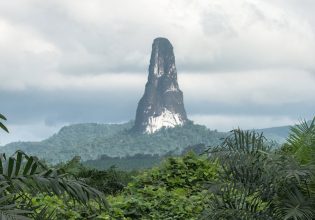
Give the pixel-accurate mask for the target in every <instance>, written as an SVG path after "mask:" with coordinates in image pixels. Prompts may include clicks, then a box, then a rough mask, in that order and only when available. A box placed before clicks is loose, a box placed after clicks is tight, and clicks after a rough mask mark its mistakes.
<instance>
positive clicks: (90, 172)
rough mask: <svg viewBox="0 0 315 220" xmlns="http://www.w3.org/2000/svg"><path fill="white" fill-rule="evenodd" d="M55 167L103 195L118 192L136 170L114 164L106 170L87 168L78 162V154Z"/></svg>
mask: <svg viewBox="0 0 315 220" xmlns="http://www.w3.org/2000/svg"><path fill="white" fill-rule="evenodd" d="M56 167H58V168H59V169H60V170H63V171H64V172H66V173H68V174H71V175H72V176H73V177H74V178H76V179H77V180H80V181H82V182H84V183H86V184H88V185H89V186H92V187H93V188H95V189H97V190H99V191H101V192H103V193H104V194H105V195H115V194H117V193H119V192H120V191H122V190H123V188H124V187H126V186H127V184H128V183H129V182H130V181H131V180H132V176H134V175H136V174H137V172H136V171H132V172H126V171H121V170H118V169H116V167H114V166H112V167H110V168H109V169H107V170H96V169H93V168H89V167H86V166H84V165H83V164H82V163H81V162H80V157H78V156H76V157H74V158H73V159H72V160H70V161H68V162H67V163H66V164H58V165H57V166H56Z"/></svg>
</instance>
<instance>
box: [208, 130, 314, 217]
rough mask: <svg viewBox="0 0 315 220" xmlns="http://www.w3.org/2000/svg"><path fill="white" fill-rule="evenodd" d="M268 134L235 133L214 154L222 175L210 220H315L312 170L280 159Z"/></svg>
mask: <svg viewBox="0 0 315 220" xmlns="http://www.w3.org/2000/svg"><path fill="white" fill-rule="evenodd" d="M270 149H271V147H270V146H269V144H268V142H266V139H265V138H264V136H263V135H262V134H257V133H255V132H254V131H242V130H240V129H237V130H233V131H232V132H231V135H230V136H229V137H228V138H227V139H226V140H225V141H224V142H223V144H222V145H221V146H219V147H218V148H217V149H215V150H213V152H212V153H211V154H210V158H211V159H212V160H218V161H219V163H220V165H221V166H222V169H221V170H220V171H219V177H218V181H217V183H215V184H210V186H209V190H210V192H212V193H213V195H214V199H213V200H210V203H209V206H210V208H209V209H208V210H207V211H206V212H205V213H204V217H206V218H210V219H245V220H246V219H312V218H310V216H312V217H313V216H314V211H312V210H311V204H312V202H313V198H312V196H311V195H310V192H309V191H307V189H308V186H309V181H310V174H311V172H310V170H309V169H308V168H305V167H303V166H301V165H299V164H298V163H297V162H296V161H295V160H294V159H292V158H290V157H287V156H284V155H281V154H275V153H273V152H272V151H270ZM288 198H289V199H288Z"/></svg>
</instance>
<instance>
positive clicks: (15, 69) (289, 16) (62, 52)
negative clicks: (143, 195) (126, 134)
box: [0, 0, 315, 145]
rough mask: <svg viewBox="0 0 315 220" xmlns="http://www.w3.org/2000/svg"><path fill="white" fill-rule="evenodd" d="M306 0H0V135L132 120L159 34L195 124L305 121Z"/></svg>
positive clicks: (313, 33) (313, 44) (309, 36)
mask: <svg viewBox="0 0 315 220" xmlns="http://www.w3.org/2000/svg"><path fill="white" fill-rule="evenodd" d="M121 5H123V7H121ZM140 6H141V7H140ZM314 8H315V3H314V1H312V0H304V1H303V4H301V3H300V1H298V0H264V1H262V0H257V1H250V0H240V1H237V2H234V1H233V2H231V1H228V0H216V1H211V2H210V1H206V0H204V1H203V0H202V1H186V0H180V1H179V0H178V1H177V0H175V1H155V0H153V1H144V0H140V1H132V2H131V1H130V2H129V1H122V0H115V1H112V0H110V1H101V0H99V1H74V0H73V1H61V0H60V1H59V0H57V1H49V2H47V1H45V2H44V1H37V0H29V1H23V2H20V1H2V2H0V56H1V62H0V81H1V88H0V100H1V111H2V112H1V113H2V114H4V115H6V117H7V118H8V123H7V127H8V128H9V129H10V134H3V135H2V137H1V140H0V141H1V142H0V145H4V144H6V143H8V142H12V141H18V140H23V141H24V140H25V141H26V140H31V141H35V140H42V139H44V138H47V137H48V136H50V135H52V134H53V133H55V132H57V131H58V129H59V128H60V127H62V126H63V125H68V124H73V123H83V122H99V123H119V122H126V121H129V120H131V119H134V118H135V113H136V108H137V103H138V101H139V99H140V97H141V95H142V94H143V91H144V84H145V82H146V80H147V75H148V64H149V59H150V50H151V44H152V40H153V39H154V38H156V37H160V36H161V37H167V38H168V39H169V40H170V41H171V42H172V44H173V46H174V52H175V56H176V67H177V71H178V81H179V84H180V87H181V90H182V91H183V92H184V102H185V107H186V111H187V115H188V118H189V119H191V120H194V121H195V122H196V123H199V124H204V125H206V126H207V127H209V128H211V129H217V130H219V131H228V130H231V129H232V128H235V127H238V126H240V127H242V128H244V129H250V128H264V127H272V126H281V125H288V124H294V123H296V122H298V120H299V119H311V118H312V117H313V116H314V109H315V96H314V93H315V87H314V85H315V62H314V60H315V59H314V58H315V18H314V15H313V12H314Z"/></svg>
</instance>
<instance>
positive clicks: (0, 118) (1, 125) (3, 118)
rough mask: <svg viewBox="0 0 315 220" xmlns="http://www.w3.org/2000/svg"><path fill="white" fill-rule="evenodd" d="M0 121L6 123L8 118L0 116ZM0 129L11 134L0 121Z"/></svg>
mask: <svg viewBox="0 0 315 220" xmlns="http://www.w3.org/2000/svg"><path fill="white" fill-rule="evenodd" d="M0 120H4V121H6V120H7V119H6V117H4V116H3V115H2V114H0ZM0 128H1V129H2V130H4V131H6V132H9V130H8V129H7V127H6V126H5V125H4V124H3V123H2V122H1V121H0Z"/></svg>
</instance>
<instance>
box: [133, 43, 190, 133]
mask: <svg viewBox="0 0 315 220" xmlns="http://www.w3.org/2000/svg"><path fill="white" fill-rule="evenodd" d="M187 121H188V119H187V115H186V111H185V108H184V101H183V92H182V91H181V90H180V89H179V86H178V82H177V71H176V66H175V56H174V52H173V46H172V44H171V43H170V42H169V40H168V39H166V38H156V39H155V40H154V41H153V45H152V53H151V59H150V66H149V76H148V82H147V83H146V86H145V92H144V95H143V97H142V98H141V99H140V101H139V103H138V108H137V113H136V120H135V126H134V130H135V131H137V132H143V133H154V132H155V131H158V130H159V129H161V128H162V127H175V126H178V125H183V124H184V123H185V122H187Z"/></svg>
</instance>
